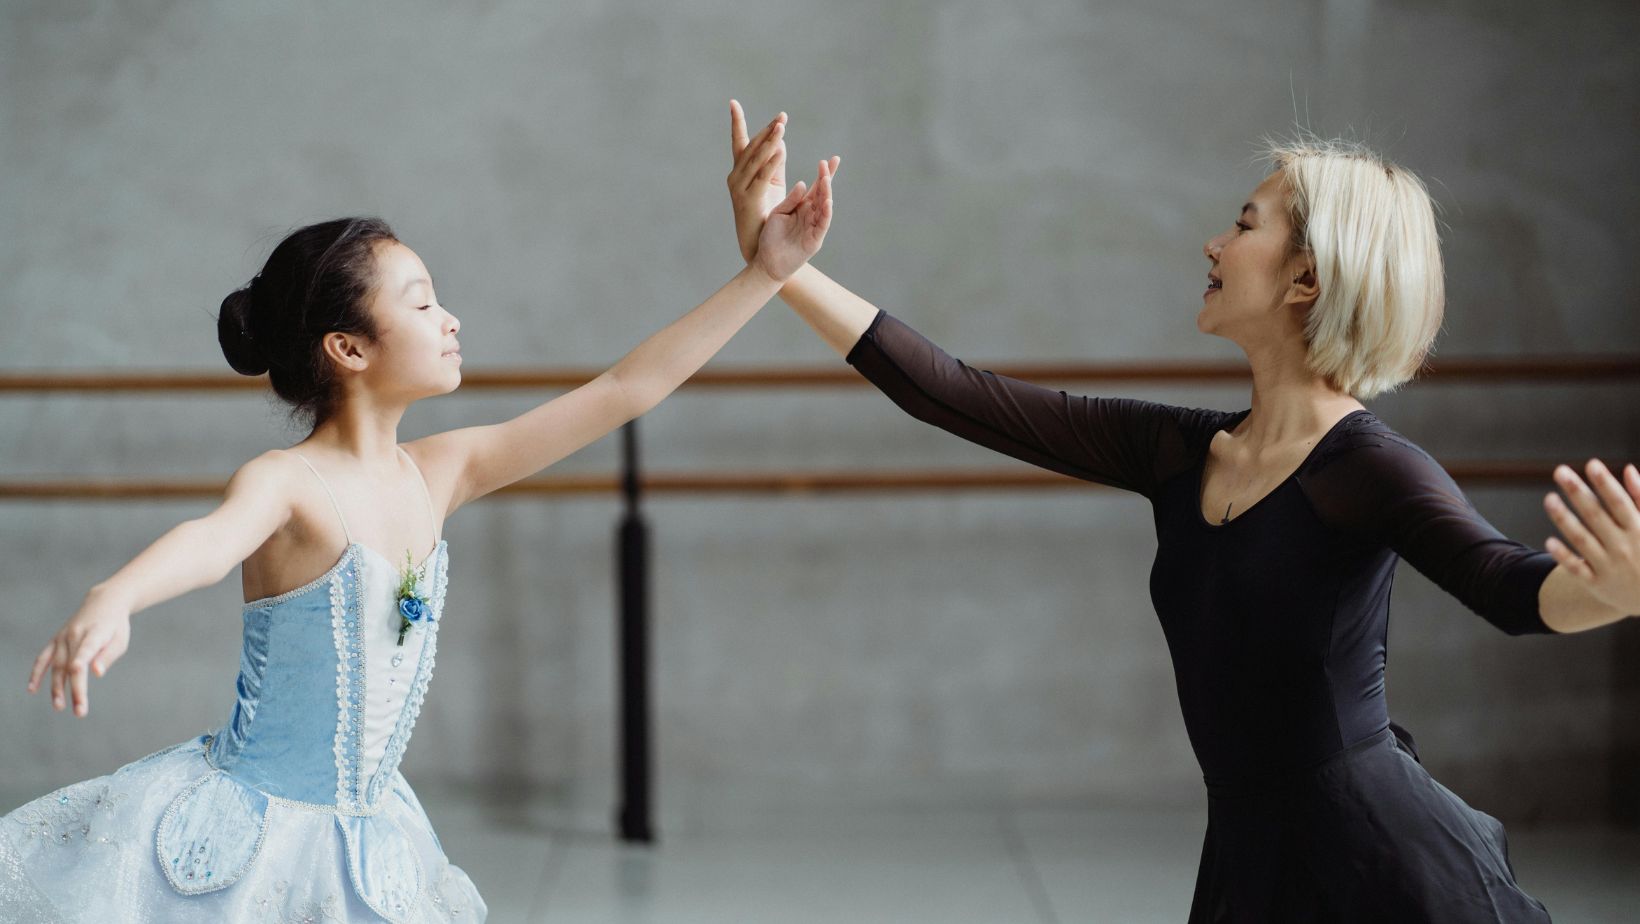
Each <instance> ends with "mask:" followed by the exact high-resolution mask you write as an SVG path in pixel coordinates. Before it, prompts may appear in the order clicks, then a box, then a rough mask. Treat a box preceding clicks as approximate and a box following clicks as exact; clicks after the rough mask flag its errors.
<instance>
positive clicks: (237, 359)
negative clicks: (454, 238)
mask: <svg viewBox="0 0 1640 924" xmlns="http://www.w3.org/2000/svg"><path fill="white" fill-rule="evenodd" d="M397 240H398V237H397V236H395V235H394V234H393V229H392V228H389V227H388V226H387V222H385V221H382V220H381V219H379V218H338V219H335V220H334V221H325V222H320V223H319V224H316V225H308V226H307V227H305V228H300V229H298V230H296V231H293V232H291V233H290V234H289V235H288V236H286V238H285V239H284V240H282V241H280V242H279V246H277V247H275V248H273V253H271V254H269V255H268V262H267V264H266V265H264V266H263V267H262V271H261V272H259V273H257V274H256V275H255V276H253V277H251V281H250V282H248V283H246V284H245V285H244V287H242V288H239V289H235V290H234V291H232V292H229V293H228V297H227V298H224V299H223V300H222V311H221V313H220V314H219V315H217V319H216V338H217V342H218V343H220V344H221V345H222V355H224V356H226V357H227V358H228V365H230V366H232V367H233V368H234V371H235V372H238V373H240V374H242V375H261V374H262V373H264V372H266V373H268V378H269V380H270V382H271V383H272V385H273V390H274V393H275V394H277V395H278V396H279V397H280V398H282V399H283V400H284V401H285V403H287V404H289V405H290V406H291V416H292V417H293V418H297V419H299V420H303V421H304V422H305V423H306V424H307V425H308V426H309V427H317V426H318V425H319V424H321V423H324V422H325V420H327V419H329V417H330V416H331V414H333V413H334V412H335V410H336V402H337V400H338V397H339V392H338V389H337V385H336V370H335V367H334V366H333V365H332V364H331V362H330V361H329V360H328V359H327V358H326V357H325V354H324V349H323V348H322V347H321V345H320V342H321V341H322V340H323V339H324V336H325V335H326V334H328V333H331V332H334V331H340V332H342V333H347V334H358V335H360V336H363V337H367V338H370V339H374V338H375V336H376V326H375V324H374V323H372V321H371V318H370V312H369V308H368V305H367V302H368V299H369V296H370V294H371V292H372V291H373V290H374V289H375V286H376V261H375V250H376V246H377V245H378V244H380V243H383V242H388V241H397Z"/></svg>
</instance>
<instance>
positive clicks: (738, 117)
mask: <svg viewBox="0 0 1640 924" xmlns="http://www.w3.org/2000/svg"><path fill="white" fill-rule="evenodd" d="M747 144H748V140H747V138H746V113H745V112H744V111H742V110H741V108H740V101H739V100H733V99H732V100H729V155H730V156H731V157H739V156H740V152H741V151H744V150H746V145H747Z"/></svg>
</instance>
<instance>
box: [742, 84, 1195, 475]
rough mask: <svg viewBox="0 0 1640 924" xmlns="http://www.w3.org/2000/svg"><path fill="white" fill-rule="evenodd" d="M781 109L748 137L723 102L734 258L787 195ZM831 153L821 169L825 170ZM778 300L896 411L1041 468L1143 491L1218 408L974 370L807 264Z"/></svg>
mask: <svg viewBox="0 0 1640 924" xmlns="http://www.w3.org/2000/svg"><path fill="white" fill-rule="evenodd" d="M785 119H786V117H785V114H784V113H782V114H780V115H779V116H777V117H776V118H775V121H774V122H772V123H770V125H769V127H767V128H765V129H764V130H763V131H761V132H759V133H758V135H757V136H756V137H753V138H749V137H747V134H746V122H745V116H744V114H743V113H742V111H741V109H740V106H739V104H738V103H735V102H734V101H730V149H731V153H732V154H733V155H734V167H733V169H732V170H731V171H730V173H729V180H728V182H729V197H730V200H731V203H732V204H733V207H734V216H735V233H736V238H737V240H738V242H739V244H740V249H741V255H742V256H743V257H745V258H746V259H748V260H752V259H755V258H756V256H757V241H758V231H759V228H760V227H761V225H762V222H763V220H764V216H765V215H767V214H768V209H769V208H770V205H771V203H773V202H776V201H778V200H779V198H780V197H781V196H782V195H784V191H785V176H784V170H785V146H784V142H783V141H782V140H781V136H782V135H783V128H784V124H785ZM837 166H838V161H837V158H832V159H831V161H829V162H827V163H825V164H822V169H825V168H827V167H829V168H830V169H831V170H835V169H836V168H837ZM780 297H781V298H782V299H783V300H784V301H785V302H786V303H787V304H788V305H790V306H791V307H792V309H793V310H794V311H796V313H797V314H798V316H799V317H801V318H802V319H803V320H804V321H805V322H807V323H808V325H809V326H810V327H812V328H814V330H815V332H817V333H818V334H819V335H820V337H821V339H823V340H825V341H826V343H827V344H828V345H829V346H830V347H831V348H832V349H833V350H835V351H837V353H838V354H839V355H841V356H843V357H845V358H846V359H847V360H848V362H849V363H850V364H851V365H853V366H854V367H855V368H856V369H857V370H859V372H860V374H861V375H864V376H865V377H866V379H867V380H869V381H870V382H871V383H872V384H873V385H875V386H877V388H878V389H880V390H881V391H882V392H883V393H884V394H885V395H887V396H888V397H889V399H890V400H892V401H893V402H894V403H895V404H897V405H899V406H900V408H901V409H902V410H904V411H905V412H906V413H908V414H910V415H911V416H912V417H915V418H916V419H918V420H921V421H923V422H925V423H929V424H932V425H934V426H936V427H939V428H941V429H943V430H946V431H947V432H949V433H952V434H954V435H956V436H960V437H962V438H963V439H966V440H969V441H970V442H974V443H978V444H979V445H982V446H985V447H986V448H989V449H994V450H996V451H997V452H1001V453H1005V454H1007V455H1010V456H1013V457H1014V458H1017V459H1020V460H1022V461H1025V462H1029V463H1031V464H1032V465H1037V466H1040V467H1042V468H1046V469H1049V470H1051V471H1056V472H1060V473H1062V474H1066V475H1070V476H1072V477H1076V478H1083V479H1086V480H1088V481H1096V482H1099V483H1101V484H1107V485H1111V486H1113V487H1119V488H1124V489H1127V490H1131V491H1136V492H1139V493H1141V494H1145V495H1147V496H1148V495H1149V494H1150V493H1151V492H1152V490H1153V489H1154V488H1155V487H1156V486H1157V485H1158V484H1160V482H1161V481H1162V480H1164V479H1165V477H1167V476H1168V475H1169V474H1171V473H1174V472H1176V471H1177V470H1178V469H1179V468H1180V466H1181V465H1183V464H1185V463H1187V462H1188V461H1190V460H1191V459H1192V458H1193V457H1194V456H1193V454H1194V453H1195V452H1196V451H1197V450H1198V449H1200V448H1201V446H1200V445H1199V444H1200V442H1201V440H1203V439H1206V438H1210V437H1211V435H1212V432H1213V430H1214V428H1215V425H1216V422H1217V420H1218V419H1219V418H1220V417H1221V416H1222V415H1219V414H1217V413H1216V412H1211V411H1200V410H1196V409H1193V408H1180V407H1172V406H1168V405H1162V404H1156V403H1153V402H1148V401H1138V400H1134V399H1129V398H1099V397H1086V396H1076V395H1069V394H1066V393H1065V392H1063V391H1056V390H1054V389H1049V388H1043V387H1041V386H1039V385H1034V384H1031V383H1029V382H1023V381H1020V380H1019V379H1014V378H1010V377H1008V376H1003V375H997V374H996V373H993V372H990V371H987V370H984V369H978V368H975V367H973V366H970V365H968V364H967V363H964V362H962V361H961V360H959V359H956V358H955V357H953V356H951V355H950V354H948V353H946V352H945V351H944V350H942V349H940V348H939V347H938V346H936V345H934V344H933V343H932V342H930V341H929V340H928V339H927V338H925V337H923V336H922V335H920V334H918V333H917V332H916V331H915V330H912V329H911V328H910V327H909V326H908V325H906V324H905V323H904V322H902V321H900V320H899V319H897V318H894V317H892V316H890V315H888V314H887V313H885V312H881V311H879V310H878V309H877V307H876V306H874V305H872V304H871V303H870V302H868V301H866V300H865V299H863V298H861V297H859V296H858V295H855V294H854V293H853V292H850V291H849V290H848V289H846V288H844V287H843V286H841V285H839V284H837V283H836V282H834V281H832V280H831V279H830V278H828V277H827V276H826V275H825V274H823V273H821V272H820V271H819V270H817V269H815V268H814V267H812V266H807V265H805V266H804V267H803V268H801V269H800V270H798V271H797V272H796V273H794V274H793V275H792V277H791V278H790V279H788V280H787V281H786V284H785V286H783V287H782V288H781V290H780Z"/></svg>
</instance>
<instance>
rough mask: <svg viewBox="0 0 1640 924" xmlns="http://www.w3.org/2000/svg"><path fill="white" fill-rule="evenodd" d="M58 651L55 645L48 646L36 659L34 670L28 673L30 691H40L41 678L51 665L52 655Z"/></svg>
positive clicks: (41, 650)
mask: <svg viewBox="0 0 1640 924" xmlns="http://www.w3.org/2000/svg"><path fill="white" fill-rule="evenodd" d="M54 650H56V646H54V645H50V644H48V645H46V647H44V648H42V649H40V653H39V654H38V655H36V656H35V657H34V668H33V669H32V670H30V671H29V673H28V691H29V692H30V693H33V692H34V691H36V690H38V689H40V678H41V677H42V676H44V675H45V672H46V667H47V666H49V665H50V664H51V653H52V652H53V651H54Z"/></svg>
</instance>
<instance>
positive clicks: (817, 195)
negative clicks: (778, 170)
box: [752, 161, 831, 282]
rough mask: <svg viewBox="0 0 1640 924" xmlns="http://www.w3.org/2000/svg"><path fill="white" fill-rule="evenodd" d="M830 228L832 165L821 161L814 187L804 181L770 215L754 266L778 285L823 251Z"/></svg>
mask: <svg viewBox="0 0 1640 924" xmlns="http://www.w3.org/2000/svg"><path fill="white" fill-rule="evenodd" d="M829 227H831V165H830V164H829V163H827V162H826V161H821V162H820V169H819V172H818V173H817V174H816V175H815V178H814V186H812V187H805V186H804V185H803V183H802V182H801V181H799V182H798V184H797V185H796V186H793V187H792V191H791V192H790V193H789V194H787V196H786V198H785V199H784V200H783V201H782V202H781V203H780V204H779V205H777V206H775V207H774V210H773V211H771V212H770V213H769V218H768V220H767V221H766V222H764V223H763V230H762V232H761V233H760V234H759V235H758V239H757V255H756V256H755V257H753V258H752V266H753V267H755V268H757V269H759V270H762V271H763V272H764V273H766V274H768V276H769V278H771V279H774V280H775V281H777V282H784V281H785V280H786V279H787V278H788V277H790V276H791V274H792V273H795V272H797V270H798V268H799V267H801V266H802V265H803V264H805V263H807V262H808V261H809V258H810V257H812V256H814V255H815V254H816V253H817V252H818V251H819V250H820V242H821V241H824V240H825V239H826V229H827V228H829Z"/></svg>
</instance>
